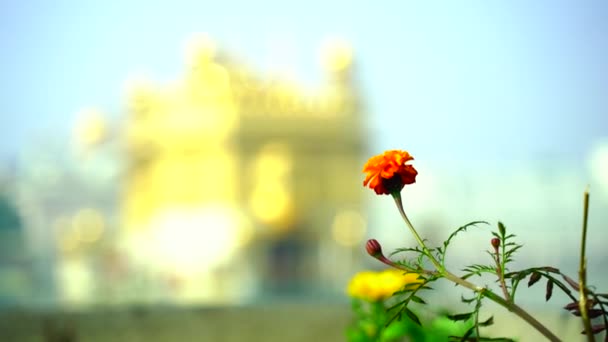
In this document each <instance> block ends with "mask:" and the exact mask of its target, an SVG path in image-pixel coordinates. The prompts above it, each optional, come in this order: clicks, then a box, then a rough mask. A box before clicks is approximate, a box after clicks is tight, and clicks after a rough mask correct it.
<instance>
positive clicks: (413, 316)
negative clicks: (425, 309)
mask: <svg viewBox="0 0 608 342" xmlns="http://www.w3.org/2000/svg"><path fill="white" fill-rule="evenodd" d="M403 311H404V312H405V314H406V315H407V317H409V318H410V319H411V320H412V321H413V322H414V323H416V324H418V325H419V326H422V323H420V319H419V318H418V316H416V314H415V313H414V312H413V311H412V310H410V309H409V308H408V307H407V306H404V307H403Z"/></svg>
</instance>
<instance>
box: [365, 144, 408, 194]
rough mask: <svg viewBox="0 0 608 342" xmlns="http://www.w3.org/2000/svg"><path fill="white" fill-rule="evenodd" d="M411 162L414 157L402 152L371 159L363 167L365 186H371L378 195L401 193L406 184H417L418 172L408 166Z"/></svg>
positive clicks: (384, 154) (397, 151) (386, 153)
mask: <svg viewBox="0 0 608 342" xmlns="http://www.w3.org/2000/svg"><path fill="white" fill-rule="evenodd" d="M410 160H414V157H412V156H411V155H410V154H409V153H408V152H407V151H401V150H390V151H386V152H384V153H383V154H381V155H377V156H373V157H371V158H369V160H368V161H367V163H365V165H364V166H363V172H364V173H365V180H364V181H363V186H369V188H370V189H373V190H374V191H375V192H376V194H378V195H390V194H392V193H394V192H396V191H401V189H403V187H404V186H405V185H406V184H412V183H414V182H416V175H417V174H418V171H416V169H415V168H414V167H413V166H412V165H409V164H406V163H407V162H409V161H410Z"/></svg>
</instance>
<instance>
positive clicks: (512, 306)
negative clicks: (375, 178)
mask: <svg viewBox="0 0 608 342" xmlns="http://www.w3.org/2000/svg"><path fill="white" fill-rule="evenodd" d="M392 195H393V199H394V200H395V204H396V205H397V209H398V210H399V213H400V214H401V217H402V218H403V220H404V221H405V223H406V224H407V226H408V228H409V229H410V231H411V232H412V235H414V238H415V239H416V241H417V242H418V244H419V245H420V247H421V248H422V250H423V251H424V252H425V253H426V255H427V256H428V258H429V259H430V260H431V262H432V263H433V265H434V266H435V268H436V269H437V271H439V273H441V275H443V276H444V277H445V278H446V279H448V280H449V281H451V282H453V283H455V284H458V285H460V286H462V287H465V288H467V289H470V290H472V291H474V292H477V293H480V294H481V295H483V296H485V297H487V298H489V299H490V300H492V301H493V302H495V303H497V304H498V305H500V306H502V307H504V308H505V309H507V310H509V311H511V312H513V313H514V314H516V315H517V316H519V317H520V318H521V319H523V320H524V321H526V322H527V323H528V324H530V325H531V326H532V327H533V328H534V329H536V330H537V331H538V332H540V333H541V334H543V336H545V337H546V338H547V339H548V340H549V341H553V342H559V341H561V340H560V339H559V338H558V337H557V336H556V335H555V334H553V333H552V332H551V331H550V330H549V329H547V327H545V326H544V325H543V324H542V323H541V322H539V321H538V320H537V319H536V318H534V317H532V316H531V315H530V314H529V313H528V312H527V311H525V310H524V309H522V308H521V307H520V306H519V305H517V304H515V303H513V302H509V301H507V300H506V299H504V298H502V297H500V296H499V295H497V294H495V293H494V292H492V291H491V290H489V289H487V288H484V287H480V286H477V285H475V284H473V283H471V282H469V281H467V280H465V279H462V278H460V277H458V276H457V275H455V274H453V273H451V272H449V271H448V270H446V269H445V267H443V266H441V264H440V263H439V262H438V261H437V259H436V258H435V257H434V256H433V254H431V252H430V251H429V249H428V248H427V247H426V244H425V243H424V240H422V238H421V237H420V235H418V232H417V231H416V229H415V228H414V226H413V225H412V223H411V222H410V220H409V219H408V217H407V215H406V214H405V210H403V203H402V201H401V194H400V193H393V194H392Z"/></svg>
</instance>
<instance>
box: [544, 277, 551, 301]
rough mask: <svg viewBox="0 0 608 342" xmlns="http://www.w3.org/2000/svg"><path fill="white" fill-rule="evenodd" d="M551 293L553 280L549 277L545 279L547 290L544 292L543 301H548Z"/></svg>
mask: <svg viewBox="0 0 608 342" xmlns="http://www.w3.org/2000/svg"><path fill="white" fill-rule="evenodd" d="M552 295H553V281H552V280H551V279H547V291H546V292H545V301H549V299H551V296H552Z"/></svg>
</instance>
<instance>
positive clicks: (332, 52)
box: [321, 38, 353, 72]
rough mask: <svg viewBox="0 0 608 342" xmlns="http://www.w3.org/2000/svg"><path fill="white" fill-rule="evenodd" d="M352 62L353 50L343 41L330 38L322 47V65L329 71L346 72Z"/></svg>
mask: <svg viewBox="0 0 608 342" xmlns="http://www.w3.org/2000/svg"><path fill="white" fill-rule="evenodd" d="M352 60H353V53H352V48H351V47H350V45H349V44H348V43H347V42H346V41H345V40H343V39H338V38H328V39H327V40H326V41H325V42H324V44H323V45H322V47H321V63H322V64H323V66H324V67H325V68H326V69H327V70H329V71H332V72H339V71H343V70H346V69H347V68H348V67H350V65H351V64H352Z"/></svg>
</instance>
